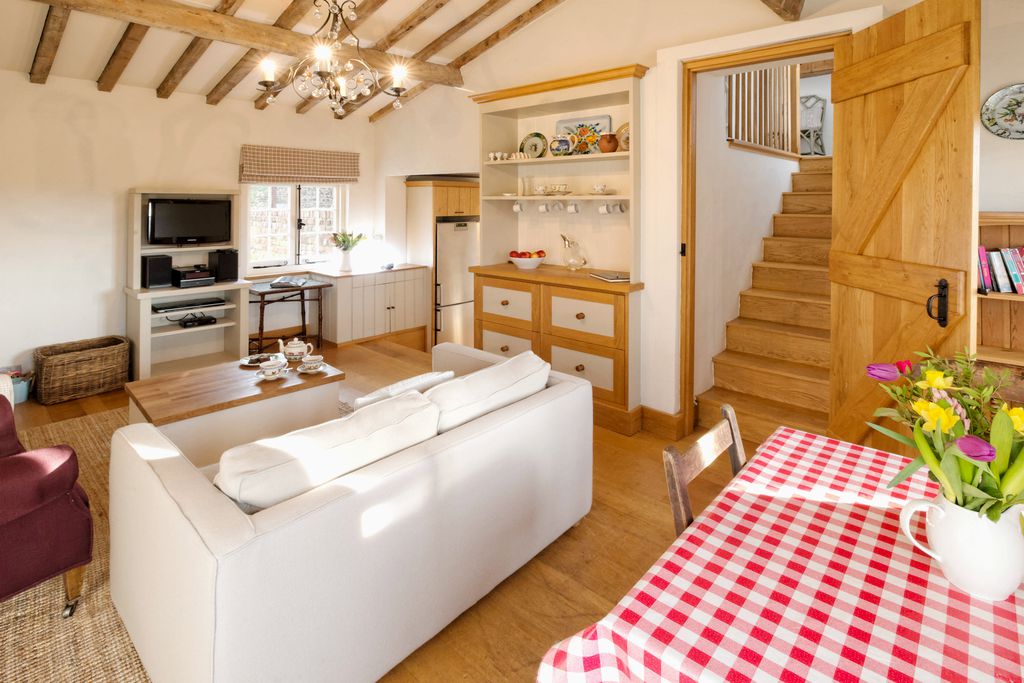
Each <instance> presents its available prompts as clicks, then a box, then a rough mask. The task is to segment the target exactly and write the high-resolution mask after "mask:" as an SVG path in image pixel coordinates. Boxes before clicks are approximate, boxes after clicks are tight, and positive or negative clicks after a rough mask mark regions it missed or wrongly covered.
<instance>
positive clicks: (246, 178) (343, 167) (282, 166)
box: [238, 145, 359, 185]
mask: <svg viewBox="0 0 1024 683" xmlns="http://www.w3.org/2000/svg"><path fill="white" fill-rule="evenodd" d="M238 181H239V182H241V183H323V184H325V185H334V184H338V183H355V182H359V153H358V152H331V151H328V150H322V149H296V148H294V147H268V146H266V145H242V154H241V159H240V160H239V164H238Z"/></svg>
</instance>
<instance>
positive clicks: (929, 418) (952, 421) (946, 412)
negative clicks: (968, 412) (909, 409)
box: [913, 401, 960, 434]
mask: <svg viewBox="0 0 1024 683" xmlns="http://www.w3.org/2000/svg"><path fill="white" fill-rule="evenodd" d="M913 408H914V411H915V412H917V414H918V415H920V416H921V417H923V418H924V425H923V426H922V429H924V431H926V432H931V431H934V430H935V428H936V427H938V428H939V429H941V430H942V433H943V434H948V433H949V430H951V429H952V428H953V426H954V425H956V423H957V422H959V421H960V416H959V415H957V414H956V413H954V412H953V409H952V408H943V407H942V406H940V405H939V404H938V403H932V402H931V401H915V402H914V405H913Z"/></svg>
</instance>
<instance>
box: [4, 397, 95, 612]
mask: <svg viewBox="0 0 1024 683" xmlns="http://www.w3.org/2000/svg"><path fill="white" fill-rule="evenodd" d="M77 481H78V457H77V456H76V455H75V451H74V449H72V448H71V447H70V446H52V447H49V448H39V449H36V450H34V451H27V452H26V451H25V448H24V447H23V446H22V445H21V442H20V441H18V435H17V432H16V431H15V429H14V410H13V409H12V408H11V404H10V403H9V402H8V401H7V399H6V398H5V397H3V396H0V602H2V601H4V600H6V599H7V598H10V597H12V596H13V595H16V594H17V593H20V592H22V591H23V590H26V589H28V588H31V587H32V586H35V585H37V584H40V583H42V582H43V581H46V580H47V579H51V578H53V577H55V576H57V575H59V574H63V575H64V593H65V597H66V602H65V606H64V616H65V617H70V616H71V615H72V614H74V612H75V607H76V606H77V605H78V598H79V596H80V595H81V592H82V577H83V575H84V573H85V565H87V564H89V562H90V561H91V560H92V514H91V513H90V512H89V499H88V497H86V495H85V491H83V490H82V487H80V486H79V485H78V484H77V483H76V482H77Z"/></svg>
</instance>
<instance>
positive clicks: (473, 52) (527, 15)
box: [370, 0, 565, 123]
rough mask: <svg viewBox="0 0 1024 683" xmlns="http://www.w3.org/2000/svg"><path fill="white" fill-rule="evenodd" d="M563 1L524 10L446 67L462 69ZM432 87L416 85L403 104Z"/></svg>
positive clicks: (385, 110)
mask: <svg viewBox="0 0 1024 683" xmlns="http://www.w3.org/2000/svg"><path fill="white" fill-rule="evenodd" d="M564 1H565V0H540V2H538V3H537V4H535V5H533V6H532V7H531V8H530V9H528V10H526V11H525V12H523V13H522V14H520V15H519V16H517V17H516V18H515V19H513V20H512V21H510V22H508V23H507V24H505V25H504V26H502V27H501V28H499V29H498V30H497V31H495V32H494V33H492V34H491V35H489V36H487V37H486V38H484V39H483V40H481V41H480V42H479V43H477V44H476V45H474V46H473V47H471V48H469V49H468V50H466V51H465V52H463V53H462V54H461V55H459V56H458V57H456V58H455V59H453V60H452V61H451V62H449V63H448V66H450V67H453V68H455V69H460V70H461V69H462V67H464V66H465V65H466V64H468V63H470V62H472V61H473V60H474V59H476V58H477V57H479V56H480V55H482V54H483V53H485V52H487V51H488V50H490V49H491V48H492V47H494V46H495V45H497V44H498V43H500V42H501V41H503V40H505V39H506V38H508V37H509V36H511V35H512V34H514V33H516V32H517V31H519V30H520V29H522V28H525V27H526V26H528V25H529V24H531V23H532V22H533V21H535V20H536V19H538V18H540V17H541V16H543V15H544V14H546V13H547V12H549V11H550V10H552V9H554V8H555V7H557V6H558V5H560V4H562V2H564ZM433 85H434V84H433V83H426V82H421V83H418V84H417V85H416V86H414V87H412V88H410V89H409V90H408V91H406V93H405V95H403V97H402V100H403V101H405V102H408V101H410V100H413V99H415V98H416V97H419V96H420V95H422V94H423V93H424V92H426V91H427V90H429V89H430V88H431V87H432V86H433ZM393 111H395V108H394V105H392V104H389V105H387V106H385V107H382V108H381V109H378V110H377V111H375V112H374V113H373V114H371V115H370V123H376V122H377V121H379V120H380V119H382V118H384V117H385V116H387V115H388V114H390V113H391V112H393Z"/></svg>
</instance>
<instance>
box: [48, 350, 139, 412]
mask: <svg viewBox="0 0 1024 683" xmlns="http://www.w3.org/2000/svg"><path fill="white" fill-rule="evenodd" d="M33 359H34V361H35V371H36V400H38V401H39V402H40V403H42V404H43V405H51V404H53V403H60V402H61V401H70V400H72V399H75V398H82V397H83V396H92V395H93V394H101V393H103V392H104V391H113V390H115V389H120V388H121V387H123V386H124V384H125V382H127V381H128V340H127V339H126V338H124V337H98V338H96V339H86V340H83V341H76V342H68V343H66V344H53V345H52V346H41V347H39V348H38V349H36V351H35V354H34V358H33Z"/></svg>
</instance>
